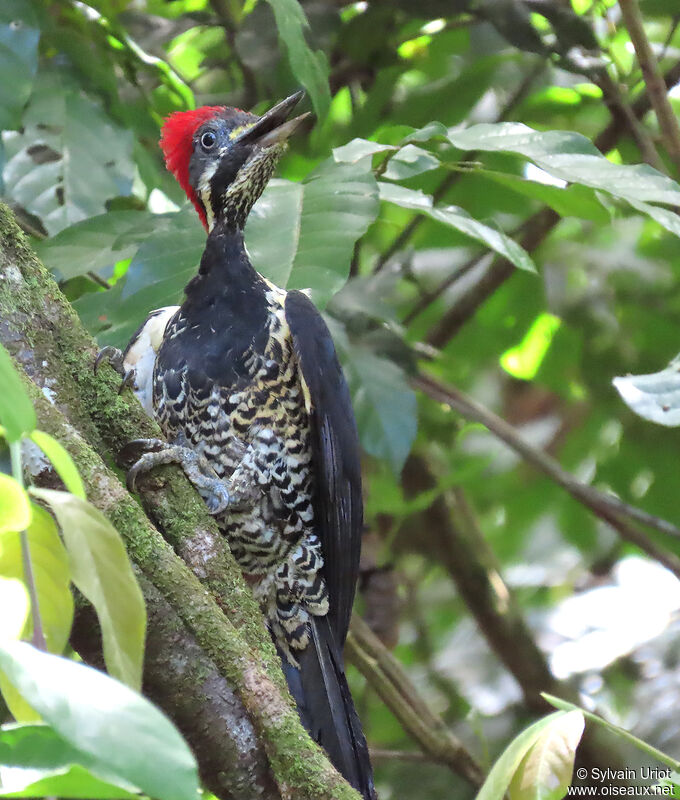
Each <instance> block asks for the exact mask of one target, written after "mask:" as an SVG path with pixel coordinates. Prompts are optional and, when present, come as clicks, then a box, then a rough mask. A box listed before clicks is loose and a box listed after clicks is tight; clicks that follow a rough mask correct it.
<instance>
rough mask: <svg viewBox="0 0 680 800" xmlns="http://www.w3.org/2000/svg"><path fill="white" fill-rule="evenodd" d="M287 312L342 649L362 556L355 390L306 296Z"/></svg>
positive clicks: (294, 299) (332, 613) (332, 614)
mask: <svg viewBox="0 0 680 800" xmlns="http://www.w3.org/2000/svg"><path fill="white" fill-rule="evenodd" d="M285 311H286V320H287V322H288V326H289V328H290V332H291V335H292V337H293V346H294V348H295V352H296V354H297V357H298V360H299V362H300V370H301V372H302V378H303V380H304V382H305V383H306V385H307V389H308V391H309V398H310V401H311V406H312V408H311V418H310V426H311V435H312V464H313V467H314V475H315V481H316V494H315V498H314V516H315V519H316V524H317V527H318V531H319V536H320V539H321V548H322V552H323V558H324V579H325V581H326V587H327V589H328V601H329V609H330V610H329V612H328V619H329V622H330V624H331V628H332V630H333V633H334V636H335V639H336V642H337V644H338V646H339V647H340V649H341V650H342V647H343V645H344V643H345V637H346V636H347V628H348V626H349V619H350V616H351V614H352V603H353V602H354V591H355V588H356V583H357V578H358V575H359V556H360V552H361V532H362V527H363V501H362V496H361V469H360V463H359V439H358V436H357V428H356V422H355V419H354V412H353V411H352V402H351V399H350V395H349V389H348V388H347V383H346V381H345V376H344V375H343V373H342V368H341V366H340V363H339V362H338V357H337V355H336V352H335V346H334V344H333V339H332V338H331V334H330V332H329V330H328V328H327V326H326V323H325V322H324V321H323V319H322V317H321V315H320V314H319V312H318V311H317V310H316V308H315V307H314V304H313V303H312V301H311V300H310V299H309V298H308V297H307V296H306V295H304V294H302V292H297V291H292V292H288V294H287V296H286V305H285Z"/></svg>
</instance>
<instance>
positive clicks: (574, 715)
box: [508, 711, 585, 800]
mask: <svg viewBox="0 0 680 800" xmlns="http://www.w3.org/2000/svg"><path fill="white" fill-rule="evenodd" d="M584 725H585V720H584V718H583V714H582V713H581V712H580V711H569V712H568V713H566V714H562V715H561V716H559V717H556V718H555V719H554V720H553V721H552V722H551V724H550V725H548V726H547V727H546V728H544V729H543V730H542V731H541V734H540V736H539V737H538V739H537V740H536V741H535V742H534V743H533V745H532V746H531V748H530V749H529V751H528V753H527V754H526V755H525V756H524V758H523V759H522V762H521V763H520V765H519V767H518V768H517V771H516V772H515V774H514V776H513V778H512V781H511V782H510V786H509V787H508V795H509V797H510V800H560V799H561V798H562V797H564V796H565V795H566V793H567V789H568V788H569V785H570V783H571V776H572V772H573V770H574V756H575V755H576V748H577V746H578V743H579V742H580V741H581V736H582V735H583V728H584Z"/></svg>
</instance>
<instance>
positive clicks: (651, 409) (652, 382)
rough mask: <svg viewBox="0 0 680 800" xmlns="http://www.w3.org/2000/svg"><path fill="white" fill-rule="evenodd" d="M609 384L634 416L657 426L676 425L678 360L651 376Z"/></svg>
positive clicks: (678, 421)
mask: <svg viewBox="0 0 680 800" xmlns="http://www.w3.org/2000/svg"><path fill="white" fill-rule="evenodd" d="M612 383H613V384H614V386H615V387H616V390H617V391H618V393H619V394H620V395H621V397H622V399H623V402H624V403H625V404H626V405H627V406H628V407H629V408H630V409H631V410H632V411H634V412H635V413H636V414H638V415H639V416H641V417H642V418H643V419H646V420H649V421H650V422H656V423H657V424H658V425H666V426H667V427H669V428H675V427H677V426H678V425H680V358H675V359H674V360H673V361H671V363H670V364H669V365H668V366H667V367H666V369H662V370H661V372H655V373H653V374H651V375H625V376H622V377H618V378H614V379H613V380H612Z"/></svg>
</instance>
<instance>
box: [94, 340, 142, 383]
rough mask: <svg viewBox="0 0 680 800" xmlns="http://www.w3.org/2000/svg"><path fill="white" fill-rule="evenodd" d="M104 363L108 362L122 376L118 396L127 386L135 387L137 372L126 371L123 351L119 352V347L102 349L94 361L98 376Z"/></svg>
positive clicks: (95, 372) (132, 370)
mask: <svg viewBox="0 0 680 800" xmlns="http://www.w3.org/2000/svg"><path fill="white" fill-rule="evenodd" d="M102 361H108V362H109V364H111V366H112V367H113V369H115V370H116V372H117V373H118V374H119V375H120V376H121V378H122V379H123V380H122V381H121V382H120V386H119V387H118V394H121V392H122V391H123V389H124V388H125V387H126V386H130V387H133V386H134V382H135V371H134V369H128V370H126V369H125V364H124V362H123V351H122V350H119V349H118V348H117V347H112V346H111V345H106V347H102V349H101V350H100V351H99V352H98V353H97V358H96V359H95V361H94V374H95V375H96V374H97V371H98V370H99V367H100V366H101V363H102Z"/></svg>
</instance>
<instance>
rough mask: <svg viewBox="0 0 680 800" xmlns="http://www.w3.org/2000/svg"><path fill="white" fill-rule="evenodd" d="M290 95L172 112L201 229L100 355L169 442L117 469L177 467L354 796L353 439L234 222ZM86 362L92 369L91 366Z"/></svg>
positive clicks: (272, 151) (366, 776) (331, 380)
mask: <svg viewBox="0 0 680 800" xmlns="http://www.w3.org/2000/svg"><path fill="white" fill-rule="evenodd" d="M302 94H303V93H302V92H298V93H296V94H293V95H291V96H290V97H288V98H286V99H285V100H283V101H282V102H280V103H279V104H278V105H276V106H274V107H273V108H272V109H271V110H270V111H268V112H267V113H265V114H264V115H263V116H261V117H258V116H256V115H255V114H252V113H249V112H245V111H241V110H240V109H237V108H229V107H223V106H205V107H203V108H199V109H196V110H194V111H183V112H176V113H174V114H172V115H170V116H169V117H168V118H167V119H166V121H165V123H164V125H163V129H162V136H161V142H160V144H161V149H162V151H163V153H164V156H165V163H166V165H167V167H168V169H169V170H170V172H172V174H173V175H174V176H175V178H176V179H177V180H178V182H179V184H180V185H181V187H182V188H183V189H184V191H185V192H186V194H187V196H188V198H189V200H191V202H192V203H193V204H194V206H195V208H196V211H197V212H198V215H199V217H200V219H201V222H202V223H203V225H204V227H205V229H206V231H207V234H208V236H207V242H206V247H205V251H204V253H203V256H202V258H201V263H200V267H199V270H198V274H197V275H196V276H195V277H194V278H193V279H192V280H191V281H190V282H189V283H188V285H187V286H186V288H185V297H184V301H183V303H182V304H181V305H180V306H170V307H166V308H163V309H158V310H156V311H153V312H151V314H150V315H149V317H148V319H147V320H146V322H145V323H144V324H143V325H142V326H141V328H140V329H139V331H137V333H136V334H135V335H134V336H133V338H132V340H131V341H130V343H129V344H128V346H127V348H126V350H125V351H124V352H123V353H120V351H115V352H114V351H113V350H112V349H111V348H104V350H103V351H102V352H101V353H100V356H99V359H101V358H102V357H105V356H108V357H109V358H111V357H113V362H114V365H117V366H118V367H119V369H120V370H121V373H122V374H124V375H125V377H124V381H123V383H124V385H125V384H129V385H131V386H132V388H133V389H134V391H135V393H136V394H137V396H138V398H139V399H140V401H141V403H142V405H143V406H144V408H145V410H146V411H147V413H148V414H149V415H150V416H152V417H154V418H155V419H156V420H157V421H158V423H159V424H160V427H161V429H162V430H163V432H164V434H165V436H166V437H167V442H163V441H160V440H155V439H152V440H141V441H140V442H138V443H137V444H138V445H141V446H142V447H143V448H144V449H145V450H146V452H145V453H144V455H142V456H141V458H140V459H139V460H138V461H137V462H136V463H135V465H134V466H133V467H132V469H131V470H130V472H129V473H128V484H129V485H130V486H131V488H134V483H135V479H136V477H137V476H138V475H139V474H140V473H142V472H145V471H147V470H149V469H152V468H153V467H155V466H157V465H158V464H165V463H170V462H176V463H179V464H181V466H182V467H183V469H184V471H185V473H186V474H187V476H188V478H189V479H190V480H191V481H192V483H193V484H194V485H195V486H196V488H197V489H198V491H199V492H200V494H201V496H202V497H203V499H204V500H205V502H206V504H207V505H208V508H209V509H210V511H211V513H213V514H214V515H215V517H216V519H217V522H218V525H219V526H220V529H221V531H222V532H223V533H224V535H225V536H226V537H227V540H228V543H229V546H230V549H231V551H232V553H233V555H234V557H235V558H236V560H237V562H238V564H239V565H240V567H241V569H242V570H243V572H244V574H245V575H246V577H247V579H248V581H249V583H251V585H252V586H253V587H254V588H253V591H254V594H255V597H256V598H257V600H258V602H259V604H260V607H261V609H262V611H263V614H264V617H265V620H266V624H267V626H268V628H269V631H270V633H271V636H272V639H273V640H274V643H275V645H276V648H277V650H278V652H279V655H280V657H281V661H282V666H283V670H284V674H285V676H286V680H287V682H288V686H289V688H290V691H291V694H292V695H293V698H294V699H295V701H296V703H297V706H298V710H299V714H300V718H301V721H302V723H303V724H304V725H305V727H306V728H307V730H308V731H309V733H310V734H311V736H312V737H313V738H314V739H315V740H316V741H317V742H318V743H319V744H320V745H321V746H322V747H323V748H324V749H325V750H326V752H327V753H328V755H329V757H330V760H331V761H332V763H333V764H334V765H335V767H336V768H337V769H338V771H339V772H340V773H341V774H342V775H344V776H345V778H346V779H347V780H348V781H349V783H350V784H352V785H353V786H354V787H355V788H356V789H358V790H359V792H360V793H361V794H362V795H363V797H364V798H366V800H373V798H375V790H374V787H373V778H372V771H371V765H370V761H369V756H368V748H367V746H366V740H365V738H364V734H363V731H362V729H361V724H360V722H359V718H358V716H357V713H356V711H355V708H354V705H353V702H352V698H351V695H350V692H349V688H348V685H347V681H346V679H345V673H344V666H343V657H342V649H343V645H344V642H345V638H346V635H347V629H348V626H349V619H350V615H351V611H352V603H353V599H354V593H355V587H356V582H357V577H358V570H359V553H360V545H361V530H362V518H363V508H362V495H361V475H360V465H359V444H358V437H357V430H356V423H355V419H354V414H353V411H352V405H351V401H350V396H349V391H348V388H347V384H346V382H345V378H344V376H343V373H342V369H341V367H340V364H339V362H338V359H337V355H336V352H335V348H334V345H333V340H332V338H331V335H330V333H329V331H328V328H327V327H326V324H325V323H324V321H323V319H322V317H321V315H320V314H319V312H318V311H317V310H316V308H315V307H314V305H313V303H312V302H311V300H310V299H309V298H308V297H307V296H306V295H305V294H304V293H302V292H299V291H285V290H283V289H281V288H279V287H278V286H276V285H274V284H273V283H271V282H270V281H268V280H267V279H266V278H265V277H263V276H262V275H260V274H259V273H258V272H257V271H256V270H255V269H254V267H253V266H252V264H251V263H250V260H249V257H248V253H247V251H246V248H245V246H244V241H243V229H244V226H245V223H246V219H247V217H248V214H249V212H250V210H251V208H252V206H253V204H254V203H255V201H256V200H257V199H258V197H259V196H260V194H261V193H262V191H263V190H264V188H265V186H266V184H267V182H268V181H269V179H270V177H271V175H272V173H273V171H274V168H275V166H276V163H277V161H278V159H279V157H280V156H281V154H282V153H283V152H284V150H285V148H286V140H287V139H288V137H289V136H290V135H291V134H292V133H293V132H294V131H295V130H296V129H297V128H298V127H299V125H300V123H301V122H302V120H304V119H305V118H306V117H307V116H308V115H307V114H303V115H301V116H298V117H295V118H294V119H290V120H289V119H288V117H289V115H290V112H291V111H292V109H293V108H294V107H295V106H296V104H297V103H298V101H299V100H300V98H301V97H302ZM99 359H98V360H99Z"/></svg>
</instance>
